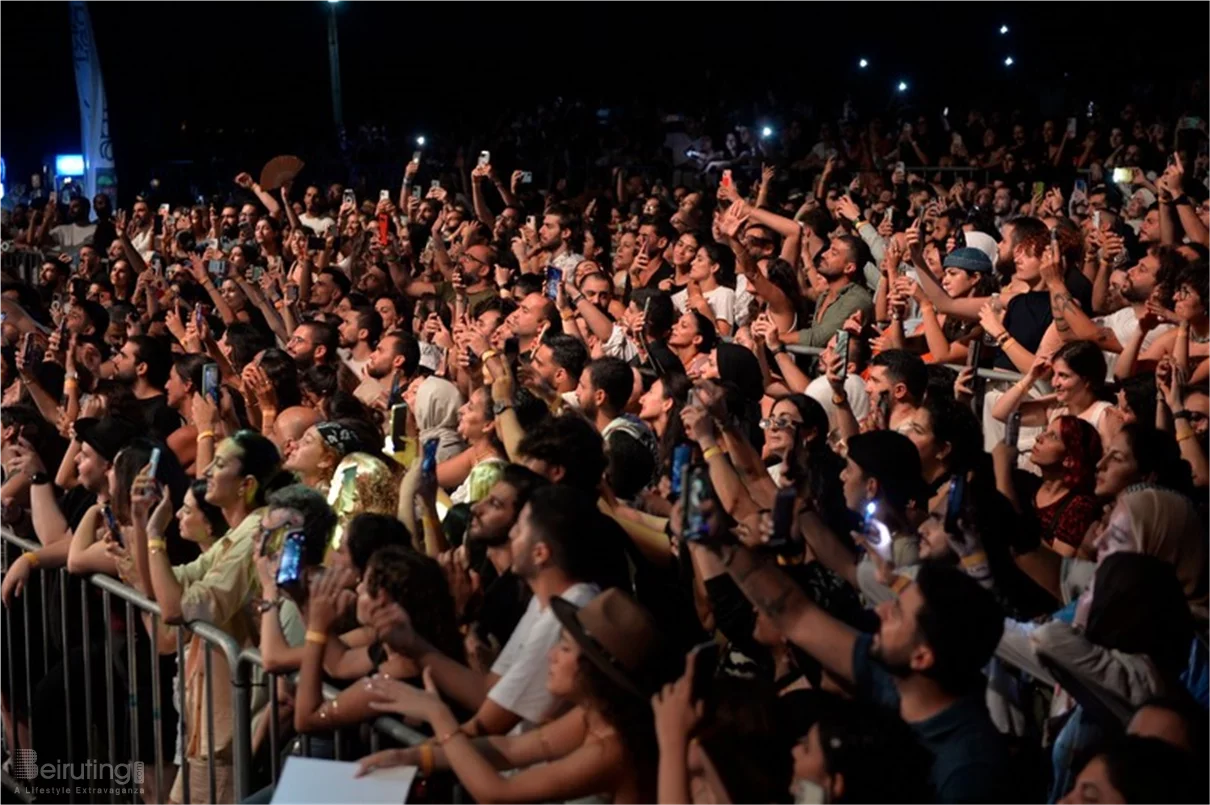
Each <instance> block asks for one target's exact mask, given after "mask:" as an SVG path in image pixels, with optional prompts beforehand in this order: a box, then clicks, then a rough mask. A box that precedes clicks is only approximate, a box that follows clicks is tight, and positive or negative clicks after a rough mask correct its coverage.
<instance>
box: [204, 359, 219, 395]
mask: <svg viewBox="0 0 1210 805" xmlns="http://www.w3.org/2000/svg"><path fill="white" fill-rule="evenodd" d="M218 384H219V373H218V364H217V363H207V364H204V365H203V366H202V395H203V396H205V397H209V398H210V399H211V400H213V401H214V404H215V405H218V403H219V393H218Z"/></svg>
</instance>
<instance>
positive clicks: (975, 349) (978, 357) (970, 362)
mask: <svg viewBox="0 0 1210 805" xmlns="http://www.w3.org/2000/svg"><path fill="white" fill-rule="evenodd" d="M982 360H983V339H981V338H976V339H973V340H972V341H971V342H970V347H969V348H968V350H967V353H966V365H967V366H969V367H971V368H972V369H975V368H978V366H979V363H980V361H982Z"/></svg>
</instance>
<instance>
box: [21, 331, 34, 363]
mask: <svg viewBox="0 0 1210 805" xmlns="http://www.w3.org/2000/svg"><path fill="white" fill-rule="evenodd" d="M36 349H37V345H36V341H35V340H34V334H33V333H26V334H25V338H24V339H23V340H22V341H21V362H22V363H24V364H25V365H26V366H32V365H33V357H34V351H35V350H36Z"/></svg>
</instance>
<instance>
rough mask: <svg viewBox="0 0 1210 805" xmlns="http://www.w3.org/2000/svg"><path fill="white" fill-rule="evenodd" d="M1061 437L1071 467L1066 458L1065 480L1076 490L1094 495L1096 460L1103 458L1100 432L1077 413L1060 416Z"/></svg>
mask: <svg viewBox="0 0 1210 805" xmlns="http://www.w3.org/2000/svg"><path fill="white" fill-rule="evenodd" d="M1058 422H1059V438H1060V439H1061V440H1062V441H1063V449H1064V451H1065V452H1066V453H1067V459H1071V466H1067V460H1066V459H1064V472H1063V482H1064V483H1065V484H1067V486H1068V487H1069V488H1070V489H1072V490H1074V491H1076V492H1083V493H1086V494H1090V495H1091V494H1092V490H1093V488H1094V487H1095V486H1096V481H1097V462H1098V461H1100V460H1101V435H1100V434H1099V433H1097V429H1096V428H1094V427H1093V426H1092V425H1089V424H1088V423H1087V422H1085V421H1084V420H1082V419H1080V418H1079V417H1078V416H1071V415H1065V416H1061V417H1059V418H1058Z"/></svg>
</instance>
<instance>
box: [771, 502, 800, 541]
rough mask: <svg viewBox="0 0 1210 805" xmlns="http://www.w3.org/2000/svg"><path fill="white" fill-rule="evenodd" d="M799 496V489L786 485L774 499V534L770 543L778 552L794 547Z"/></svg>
mask: <svg viewBox="0 0 1210 805" xmlns="http://www.w3.org/2000/svg"><path fill="white" fill-rule="evenodd" d="M797 498H798V491H797V490H796V489H795V488H794V487H793V486H786V487H782V488H781V489H779V490H777V497H775V498H774V499H773V536H772V537H770V538H769V542H768V545H769V547H770V548H773V549H774V550H776V551H777V552H778V553H785V552H787V551H786V549H787V548H793V547H794V544H793V543H794V540H793V533H794V508H795V506H794V503H795V500H797Z"/></svg>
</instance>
